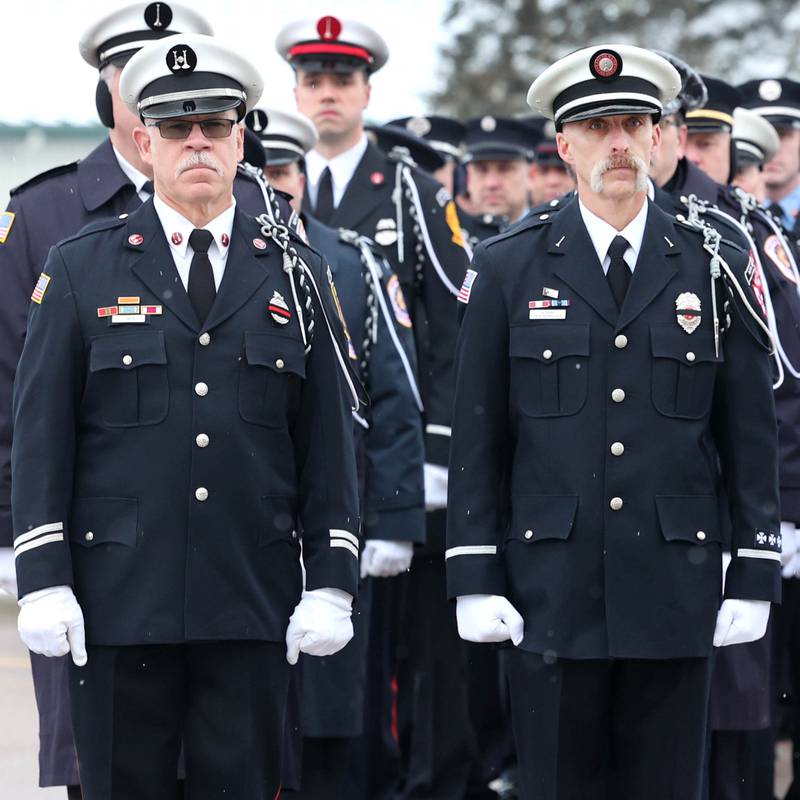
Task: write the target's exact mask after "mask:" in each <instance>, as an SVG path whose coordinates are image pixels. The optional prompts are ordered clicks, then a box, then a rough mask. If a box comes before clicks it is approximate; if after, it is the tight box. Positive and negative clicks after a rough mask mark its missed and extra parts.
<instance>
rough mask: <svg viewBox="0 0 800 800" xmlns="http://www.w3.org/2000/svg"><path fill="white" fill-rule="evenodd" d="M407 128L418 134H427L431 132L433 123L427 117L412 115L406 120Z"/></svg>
mask: <svg viewBox="0 0 800 800" xmlns="http://www.w3.org/2000/svg"><path fill="white" fill-rule="evenodd" d="M406 128H408V130H410V131H411V133H415V134H416V135H417V136H425V134H427V133H430V132H431V123H430V120H428V119H426V118H425V117H411V119H410V120H408V122H406Z"/></svg>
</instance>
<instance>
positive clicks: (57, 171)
mask: <svg viewBox="0 0 800 800" xmlns="http://www.w3.org/2000/svg"><path fill="white" fill-rule="evenodd" d="M79 163H80V162H79V161H73V162H71V163H69V164H62V165H61V166H58V167H51V168H50V169H46V170H45V171H44V172H40V173H39V174H38V175H34V176H33V177H32V178H28V180H27V181H25V182H24V183H21V184H19V186H15V187H14V188H13V189H12V190H11V191H10V192H9V195H10V196H11V197H13V196H14V195H15V194H19V193H20V192H23V191H25V189H30V188H31V187H32V186H36V185H37V184H39V183H42V182H43V181H46V180H49V179H50V178H56V177H58V176H59V175H66V174H67V173H69V172H75V171H76V170H77V169H78V164H79Z"/></svg>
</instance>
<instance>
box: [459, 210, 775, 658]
mask: <svg viewBox="0 0 800 800" xmlns="http://www.w3.org/2000/svg"><path fill="white" fill-rule="evenodd" d="M540 216H545V215H540ZM701 245H702V238H701V237H700V236H699V235H698V234H697V233H696V232H695V231H693V230H690V229H688V228H687V227H685V226H683V225H680V224H678V223H676V222H675V221H674V219H673V218H671V217H669V216H668V215H666V214H665V213H664V212H662V211H661V210H660V209H659V208H658V207H657V206H655V205H654V204H652V203H650V204H649V210H648V217H647V224H646V230H645V237H644V240H643V243H642V249H641V251H640V253H639V258H638V262H637V265H636V269H635V271H634V273H633V277H632V280H631V284H630V289H629V291H628V294H627V297H626V299H625V303H624V305H623V307H622V309H621V311H620V312H618V311H617V308H616V305H615V303H614V300H613V296H612V294H611V290H610V288H609V285H608V281H607V279H606V277H605V276H604V274H603V270H602V267H601V265H600V264H599V262H598V259H597V255H596V252H595V250H594V247H593V245H592V243H591V240H590V238H589V235H588V232H587V231H586V227H585V225H584V224H583V220H582V219H581V216H580V211H579V208H578V202H577V200H576V199H573V200H572V201H570V202H569V203H567V204H566V205H565V206H564V207H563V209H562V210H560V211H558V212H556V213H553V214H550V215H547V218H546V219H540V218H530V217H529V218H528V219H527V220H526V221H524V222H523V223H521V224H519V225H517V226H516V227H515V228H514V229H512V230H511V231H509V232H507V233H505V234H503V235H501V236H498V237H496V238H495V239H491V240H489V241H488V242H486V243H485V244H483V245H481V247H479V248H478V250H477V252H476V254H475V258H474V261H473V265H474V266H473V268H474V269H475V270H476V271H477V277H476V278H475V280H474V283H473V284H472V289H471V297H470V299H469V304H468V306H467V310H466V313H465V315H464V320H463V323H462V327H461V333H460V339H459V349H458V354H457V359H456V365H457V366H456V368H457V383H456V402H455V408H454V415H453V416H454V432H453V442H452V448H451V460H450V492H449V503H448V542H447V544H448V551H447V554H446V555H447V571H448V593H449V595H450V596H451V597H456V596H459V595H466V594H498V595H505V596H507V597H508V598H509V600H510V601H511V602H512V603H513V604H514V605H515V607H516V608H517V609H518V610H519V612H520V613H521V614H522V616H523V617H524V619H525V638H524V641H523V643H522V645H521V646H522V647H523V648H524V649H526V650H530V651H533V652H539V653H544V652H554V653H556V654H557V655H558V656H560V657H566V658H607V657H624V658H676V657H693V656H707V655H709V653H710V652H711V648H712V634H713V630H714V625H715V620H716V614H717V611H718V609H719V604H720V599H721V598H720V590H721V580H720V579H721V531H720V520H719V513H718V506H717V497H716V487H717V483H718V479H717V476H718V465H717V453H719V455H720V458H721V460H722V465H723V474H724V476H725V479H726V481H727V488H728V492H729V497H730V503H731V513H732V518H733V541H734V552H733V556H734V557H733V562H732V564H731V567H730V569H729V570H728V577H727V584H726V595H727V596H728V597H741V598H753V599H764V600H777V599H779V596H780V560H779V559H780V538H779V525H778V520H779V517H778V492H777V464H776V460H777V454H776V428H775V418H774V408H773V397H772V381H771V368H770V362H769V357H768V355H767V351H766V348H765V347H764V343H763V341H761V340H760V339H759V337H758V336H757V335H755V334H754V333H753V332H752V330H753V329H754V326H753V325H752V322H751V321H746V320H745V318H744V316H743V313H739V311H740V309H739V306H738V305H737V304H735V303H734V305H735V308H732V317H733V321H732V326H731V328H730V329H729V330H728V331H727V332H726V334H725V336H724V338H723V340H722V345H721V348H720V351H719V355H717V354H716V353H715V347H714V337H713V333H712V325H711V314H710V309H711V297H710V291H711V290H710V280H709V261H708V256H707V255H706V254H705V253H704V252H703V251H702V249H701ZM723 255H724V257H725V258H726V259H727V260H728V262H729V263H730V264H731V267H732V269H734V271H735V272H736V273H737V274H738V275H739V276H740V280H741V282H742V285H743V286H744V287H745V290H747V283H746V282H745V280H744V277H743V275H744V271H745V269H746V266H747V263H748V257H747V254H746V253H744V252H743V251H742V250H740V249H738V248H734V247H730V246H728V245H727V244H725V245H723ZM545 289H547V290H548V291H547V292H546V291H545ZM747 291H749V290H747ZM555 292H557V293H558V300H560V301H562V303H563V302H564V301H566V304H564V305H562V306H561V307H560V308H556V309H554V311H558V312H560V311H564V312H566V313H564V314H563V315H562V314H560V313H545V314H541V313H540V312H541V310H542V309H541V303H542V302H544V301H546V300H547V299H549V298H553V294H554V293H555ZM684 292H692V293H694V294H696V295H697V297H698V298H699V299H700V301H701V307H702V311H701V324H700V326H699V327H698V328H697V329H696V330H694V331H693V333H691V334H689V333H687V332H685V331H684V330H683V329H682V328H681V326H680V325H679V324H678V321H677V316H676V299H677V298H678V296H679V295H680V294H682V293H684ZM531 303H533V304H534V307H533V308H531V306H530V304H531Z"/></svg>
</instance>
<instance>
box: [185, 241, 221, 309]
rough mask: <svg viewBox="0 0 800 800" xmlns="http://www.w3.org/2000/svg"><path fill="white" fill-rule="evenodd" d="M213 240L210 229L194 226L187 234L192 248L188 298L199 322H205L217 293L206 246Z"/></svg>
mask: <svg viewBox="0 0 800 800" xmlns="http://www.w3.org/2000/svg"><path fill="white" fill-rule="evenodd" d="M213 241H214V237H213V236H212V234H211V231H207V230H205V229H203V228H195V229H194V230H193V231H192V232H191V234H189V244H190V245H191V248H192V250H194V255H193V256H192V264H191V266H190V267H189V299H190V300H191V301H192V305H193V306H194V310H195V313H196V314H197V318H198V319H199V320H200V323H201V324H202V323H203V322H205V320H206V317H207V316H208V312H209V311H210V310H211V306H212V305H213V303H214V298H215V297H216V294H217V290H216V287H215V286H214V270H213V269H211V260H210V259H209V257H208V248H209V247H211V242H213Z"/></svg>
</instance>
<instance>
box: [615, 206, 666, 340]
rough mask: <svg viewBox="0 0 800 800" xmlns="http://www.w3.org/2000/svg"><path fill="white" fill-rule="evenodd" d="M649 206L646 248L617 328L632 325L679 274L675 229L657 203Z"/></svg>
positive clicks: (643, 248) (645, 230)
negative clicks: (675, 257) (673, 257)
mask: <svg viewBox="0 0 800 800" xmlns="http://www.w3.org/2000/svg"><path fill="white" fill-rule="evenodd" d="M648 203H649V208H648V210H647V222H646V223H645V229H644V239H643V240H642V248H641V250H640V251H639V258H638V259H637V261H636V268H635V269H634V271H633V277H632V278H631V284H630V288H629V289H628V294H627V296H626V297H625V302H624V303H623V304H622V310H621V312H620V315H619V320H618V322H617V329H622V328H624V327H625V326H626V325H630V323H631V322H633V320H634V319H636V317H638V316H639V314H641V313H642V311H644V309H645V308H647V306H648V305H650V303H652V302H653V300H655V299H656V297H658V295H659V294H661V292H662V291H663V290H664V288H665V287H666V285H667V284H668V283H669V282H670V281H671V280H672V279H673V278H674V277H675V275H676V274H677V273H678V268H677V266H676V262H675V261H674V260H672V256H676V255H679V254H680V248H679V247H678V244H677V241H678V237H677V236H676V234H675V228H674V226H673V224H672V222H671V220H670V218H669V217H668V216H667V215H666V214H665V213H664V212H663V211H662V210H661V209H660V208H658V207H657V206H656V204H655V203H650V202H649V201H648Z"/></svg>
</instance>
